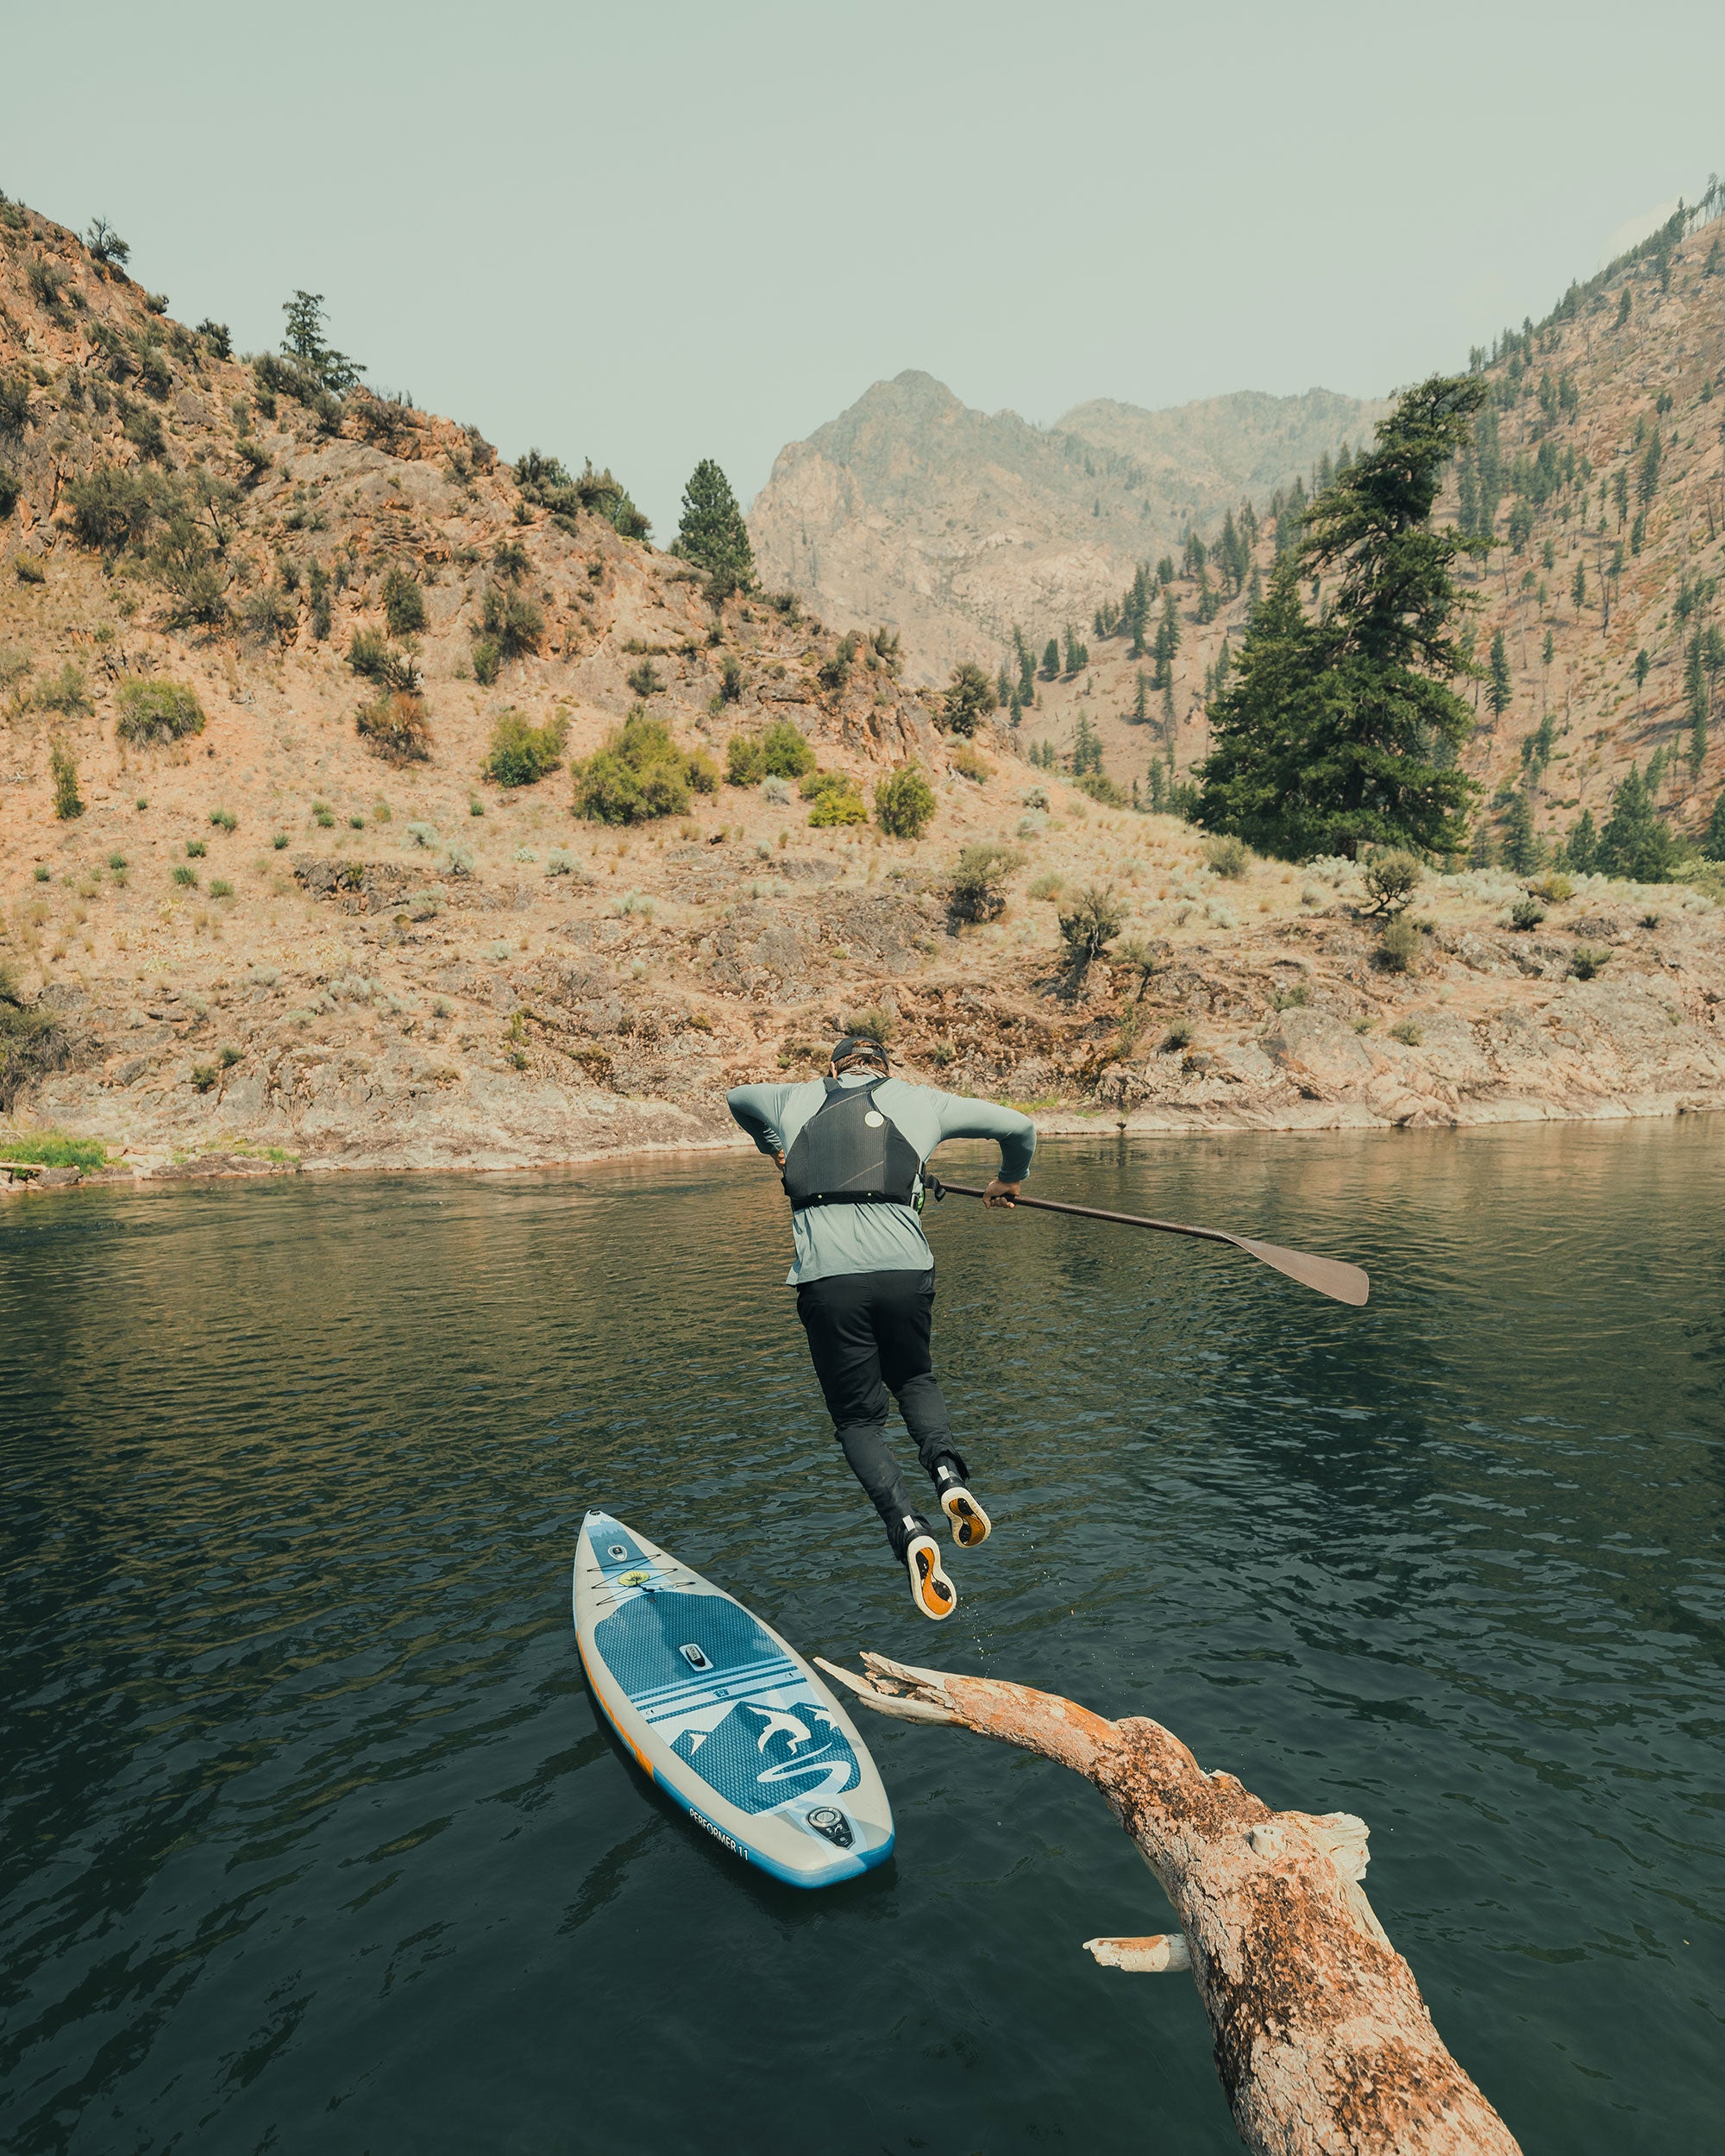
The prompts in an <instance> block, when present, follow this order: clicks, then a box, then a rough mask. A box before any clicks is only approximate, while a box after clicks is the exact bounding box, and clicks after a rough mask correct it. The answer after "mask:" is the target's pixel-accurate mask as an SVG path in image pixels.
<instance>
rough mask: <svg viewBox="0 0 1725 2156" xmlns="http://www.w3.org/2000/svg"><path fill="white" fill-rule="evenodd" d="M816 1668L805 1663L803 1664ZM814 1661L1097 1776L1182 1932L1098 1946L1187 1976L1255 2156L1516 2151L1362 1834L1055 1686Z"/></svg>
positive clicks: (882, 1663) (863, 1687) (1140, 1722)
mask: <svg viewBox="0 0 1725 2156" xmlns="http://www.w3.org/2000/svg"><path fill="white" fill-rule="evenodd" d="M817 1659H819V1658H817ZM862 1659H863V1662H864V1664H866V1665H867V1674H866V1675H864V1676H862V1677H857V1676H856V1675H854V1674H853V1673H852V1672H851V1671H850V1670H842V1669H839V1668H837V1666H835V1664H832V1663H831V1662H827V1661H825V1660H822V1661H821V1663H820V1666H821V1668H822V1669H824V1670H825V1671H826V1672H827V1674H828V1675H829V1676H830V1677H835V1678H837V1680H838V1681H839V1682H840V1683H843V1684H844V1685H846V1686H848V1687H849V1688H850V1690H851V1691H852V1692H854V1693H855V1694H856V1696H857V1698H859V1699H860V1700H861V1701H862V1702H863V1703H864V1704H865V1705H866V1706H869V1707H872V1708H875V1710H876V1711H877V1712H878V1713H880V1714H891V1715H894V1716H896V1717H897V1718H898V1719H899V1720H904V1721H918V1722H932V1723H945V1724H950V1725H952V1726H955V1727H959V1728H963V1729H973V1730H975V1732H976V1733H978V1734H979V1735H981V1736H984V1737H995V1738H998V1739H1000V1741H1001V1742H1002V1743H1005V1744H1012V1745H1020V1746H1022V1747H1023V1749H1024V1750H1026V1752H1042V1753H1043V1754H1044V1756H1045V1757H1047V1758H1051V1759H1057V1760H1058V1761H1059V1762H1060V1763H1061V1764H1062V1765H1063V1766H1068V1767H1070V1768H1072V1769H1073V1770H1074V1771H1075V1772H1076V1773H1079V1774H1082V1775H1083V1776H1085V1777H1087V1778H1088V1780H1089V1781H1091V1782H1094V1783H1095V1785H1096V1787H1097V1788H1098V1789H1100V1790H1101V1792H1102V1795H1103V1796H1105V1797H1106V1798H1107V1801H1108V1802H1109V1804H1110V1805H1111V1806H1112V1807H1113V1811H1114V1813H1115V1815H1116V1816H1117V1817H1118V1818H1119V1820H1120V1824H1121V1825H1122V1827H1124V1828H1125V1829H1126V1833H1129V1834H1130V1835H1131V1836H1132V1839H1133V1840H1134V1841H1135V1842H1136V1843H1137V1844H1138V1848H1139V1850H1140V1852H1142V1854H1143V1856H1144V1858H1145V1862H1146V1863H1147V1864H1148V1865H1149V1866H1150V1868H1151V1871H1153V1872H1154V1873H1155V1874H1156V1877H1157V1881H1158V1882H1159V1883H1160V1884H1161V1886H1162V1889H1163V1891H1164V1893H1165V1894H1166V1895H1167V1896H1168V1898H1169V1900H1170V1902H1172V1903H1173V1905H1174V1908H1175V1909H1176V1912H1177V1913H1178V1915H1179V1918H1180V1923H1181V1929H1180V1931H1179V1932H1178V1933H1170V1934H1155V1935H1152V1936H1151V1937H1149V1938H1144V1939H1093V1940H1087V1941H1086V1942H1085V1944H1086V1945H1087V1946H1088V1949H1089V1951H1090V1952H1091V1953H1092V1954H1093V1955H1094V1956H1095V1959H1097V1960H1098V1961H1100V1962H1102V1963H1104V1964H1106V1965H1108V1966H1111V1967H1113V1968H1118V1969H1125V1970H1176V1969H1186V1968H1189V1969H1190V1970H1191V1971H1192V1977H1193V1981H1194V1982H1195V1984H1196V1985H1197V1987H1198V1996H1199V1997H1200V1998H1201V2000H1202V2001H1203V2002H1204V2011H1205V2013H1206V2015H1208V2018H1209V2023H1210V2031H1211V2034H1212V2036H1213V2037H1214V2041H1215V2059H1216V2071H1217V2072H1218V2074H1219V2075H1220V2078H1221V2084H1222V2090H1223V2093H1224V2094H1225V2095H1226V2097H1227V2101H1228V2109H1229V2110H1230V2111H1231V2112H1232V2113H1233V2121H1234V2124H1235V2126H1236V2127H1237V2128H1239V2135H1240V2139H1241V2140H1243V2141H1244V2142H1245V2145H1246V2147H1248V2148H1249V2149H1252V2150H1254V2151H1256V2152H1258V2156H1520V2153H1519V2149H1518V2146H1517V2143H1516V2141H1515V2139H1514V2137H1513V2136H1512V2134H1510V2132H1509V2128H1507V2127H1506V2126H1505V2125H1504V2123H1503V2122H1502V2119H1500V2118H1499V2117H1498V2115H1497V2114H1496V2111H1495V2110H1493V2109H1492V2108H1491V2106H1490V2103H1487V2102H1486V2100H1485V2097H1484V2096H1483V2095H1482V2094H1481V2093H1480V2091H1479V2090H1478V2089H1477V2087H1476V2086H1475V2085H1474V2084H1473V2082H1472V2081H1471V2080H1470V2079H1469V2078H1468V2076H1467V2075H1466V2074H1465V2072H1464V2071H1462V2069H1461V2068H1460V2066H1458V2065H1457V2064H1456V2062H1455V2060H1454V2059H1452V2058H1451V2056H1450V2054H1449V2053H1448V2051H1447V2050H1446V2048H1445V2046H1444V2041H1443V2039H1442V2038H1441V2037H1440V2035H1439V2034H1438V2032H1437V2030H1436V2028H1434V2027H1433V2023H1432V2018H1431V2015H1430V2014H1429V2013H1428V2012H1427V2009H1426V2002H1425V2001H1424V2000H1423V1999H1422V1998H1421V1996H1420V1988H1419V1986H1418V1984H1415V1981H1414V1972H1413V1971H1412V1970H1411V1969H1409V1968H1408V1964H1407V1963H1406V1962H1405V1961H1404V1960H1403V1959H1402V1956H1401V1955H1400V1954H1398V1953H1397V1952H1396V1949H1395V1948H1394V1947H1393V1946H1391V1945H1390V1943H1389V1939H1388V1937H1387V1936H1386V1935H1385V1934H1384V1930H1383V1926H1382V1925H1381V1924H1380V1923H1379V1922H1378V1921H1377V1915H1376V1914H1375V1912H1374V1911H1373V1909H1372V1907H1371V1903H1370V1902H1368V1901H1367V1900H1366V1898H1365V1895H1364V1890H1362V1888H1361V1886H1360V1884H1359V1882H1360V1880H1361V1879H1362V1878H1363V1877H1364V1876H1365V1867H1366V1860H1367V1859H1366V1837H1367V1829H1366V1827H1365V1825H1364V1821H1360V1820H1358V1819H1355V1818H1353V1817H1352V1814H1348V1813H1346V1812H1332V1813H1329V1814H1327V1815H1325V1816H1324V1817H1322V1818H1314V1817H1313V1816H1312V1815H1311V1814H1309V1813H1306V1812H1275V1811H1272V1810H1271V1809H1270V1807H1269V1805H1267V1804H1265V1803H1264V1802H1263V1801H1262V1800H1261V1799H1260V1798H1258V1797H1256V1796H1253V1795H1252V1794H1251V1790H1250V1789H1246V1788H1245V1786H1244V1785H1243V1784H1242V1783H1239V1781H1237V1780H1236V1779H1235V1778H1234V1777H1233V1775H1231V1774H1222V1773H1215V1774H1207V1773H1205V1771H1203V1769H1202V1768H1201V1766H1200V1765H1199V1764H1198V1763H1197V1761H1196V1760H1195V1758H1193V1756H1192V1754H1191V1753H1190V1752H1189V1751H1188V1750H1187V1748H1186V1746H1185V1745H1183V1744H1182V1743H1181V1741H1180V1739H1178V1738H1177V1737H1176V1736H1175V1735H1173V1734H1172V1733H1171V1732H1170V1731H1169V1730H1166V1729H1164V1728H1163V1727H1162V1726H1161V1724H1160V1723H1159V1722H1154V1721H1151V1720H1148V1719H1147V1718H1146V1717H1143V1716H1138V1715H1134V1716H1132V1717H1130V1718H1129V1719H1127V1720H1122V1721H1118V1722H1111V1721H1105V1720H1103V1719H1102V1717H1101V1715H1100V1714H1092V1713H1090V1711H1089V1710H1088V1708H1083V1707H1080V1706H1078V1705H1076V1703H1075V1702H1073V1701H1071V1700H1068V1699H1061V1698H1059V1697H1057V1695H1054V1694H1053V1693H1051V1692H1036V1691H1032V1690H1031V1689H1030V1688H1029V1687H1028V1686H1026V1685H1023V1684H1005V1683H999V1682H997V1681H995V1680H994V1679H991V1678H987V1677H952V1676H946V1675H944V1674H943V1673H942V1672H941V1671H939V1670H919V1669H914V1668H913V1667H911V1666H910V1665H909V1664H905V1663H900V1662H889V1661H888V1659H887V1658H885V1656H883V1655H878V1654H865V1655H864V1656H863V1658H862Z"/></svg>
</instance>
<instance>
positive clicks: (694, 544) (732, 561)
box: [671, 457, 755, 599]
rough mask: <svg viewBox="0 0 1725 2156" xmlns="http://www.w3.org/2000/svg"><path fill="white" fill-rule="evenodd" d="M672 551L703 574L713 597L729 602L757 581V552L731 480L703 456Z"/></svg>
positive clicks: (687, 493)
mask: <svg viewBox="0 0 1725 2156" xmlns="http://www.w3.org/2000/svg"><path fill="white" fill-rule="evenodd" d="M671 551H672V553H673V554H680V555H681V556H682V557H683V559H684V561H693V563H694V565H695V567H697V568H698V569H705V570H706V573H707V578H708V586H707V590H708V596H709V597H710V598H712V599H728V598H729V597H730V595H731V592H746V591H748V590H749V588H750V586H751V585H752V584H753V583H754V581H755V550H754V548H752V547H751V546H750V543H749V527H748V525H747V524H745V523H743V511H741V510H740V509H739V508H738V507H737V497H736V495H735V494H733V493H732V492H731V481H730V480H729V479H726V477H725V476H724V473H723V472H721V471H720V470H719V468H718V465H717V464H715V463H714V461H712V458H711V457H703V458H702V459H701V461H700V462H699V464H698V465H696V467H695V468H694V470H693V472H692V473H690V474H689V483H688V486H687V490H686V491H685V492H684V495H683V515H682V521H681V523H679V525H678V526H677V536H676V539H675V541H674V543H673V545H672V548H671Z"/></svg>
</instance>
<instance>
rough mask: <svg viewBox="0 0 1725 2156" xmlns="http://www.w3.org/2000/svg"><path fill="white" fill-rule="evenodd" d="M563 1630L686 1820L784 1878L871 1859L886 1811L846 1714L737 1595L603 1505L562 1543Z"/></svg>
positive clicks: (839, 1871)
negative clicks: (571, 1553) (568, 1586)
mask: <svg viewBox="0 0 1725 2156" xmlns="http://www.w3.org/2000/svg"><path fill="white" fill-rule="evenodd" d="M574 1610H575V1643H576V1645H577V1646H578V1647H579V1648H580V1657H581V1663H582V1666H583V1667H584V1668H585V1670H586V1673H587V1682H588V1683H589V1684H591V1685H592V1687H593V1697H594V1698H595V1699H596V1700H597V1701H598V1702H599V1707H600V1709H601V1711H602V1712H603V1713H604V1714H605V1718H606V1719H607V1720H609V1722H610V1723H611V1725H612V1727H613V1728H614V1729H615V1730H616V1732H617V1733H618V1736H619V1737H621V1738H622V1739H623V1741H624V1744H626V1745H628V1746H629V1749H630V1751H631V1752H633V1753H634V1754H635V1757H636V1758H637V1760H638V1761H639V1762H640V1764H642V1766H643V1767H644V1768H645V1769H646V1771H647V1772H648V1773H649V1775H651V1776H652V1777H653V1779H654V1780H655V1782H656V1783H659V1785H660V1787H661V1788H662V1789H665V1790H667V1791H668V1793H669V1794H670V1795H671V1796H674V1798H675V1799H676V1800H677V1802H678V1803H679V1804H681V1806H682V1807H683V1808H684V1810H685V1811H686V1812H687V1813H688V1814H689V1816H690V1817H691V1818H692V1819H694V1820H696V1821H699V1824H700V1825H701V1826H703V1827H706V1830H707V1832H708V1833H710V1834H712V1835H713V1836H714V1837H715V1838H716V1839H718V1840H719V1841H722V1842H723V1843H724V1846H725V1847H726V1848H727V1849H733V1850H735V1851H736V1852H737V1855H738V1856H739V1857H743V1858H746V1859H747V1861H748V1862H749V1863H750V1864H753V1865H759V1866H760V1867H761V1869H762V1871H770V1872H771V1873H772V1875H773V1877H775V1879H784V1880H786V1881H787V1882H788V1883H790V1884H791V1885H792V1886H800V1887H820V1886H831V1885H833V1884H834V1883H836V1882H837V1880H840V1879H854V1878H855V1877H856V1875H857V1874H858V1873H859V1872H862V1871H869V1870H870V1869H871V1868H872V1867H873V1866H874V1865H877V1864H881V1863H882V1862H883V1861H884V1860H885V1858H887V1856H888V1854H889V1853H890V1852H891V1850H892V1846H893V1809H892V1806H891V1805H890V1804H889V1803H888V1802H887V1792H886V1790H885V1789H883V1788H882V1787H881V1777H880V1775H879V1774H878V1773H877V1772H876V1771H875V1762H874V1761H873V1760H872V1759H871V1758H869V1753H868V1751H867V1749H866V1748H865V1746H864V1745H863V1742H862V1739H861V1737H859V1736H858V1735H857V1733H856V1728H855V1727H854V1726H853V1724H852V1722H851V1720H850V1716H849V1715H848V1714H846V1713H845V1712H844V1708H842V1707H841V1706H840V1705H839V1704H838V1702H837V1700H836V1699H835V1698H834V1697H833V1695H832V1694H831V1692H829V1691H828V1690H827V1689H826V1687H825V1685H824V1684H823V1683H821V1681H820V1679H819V1677H817V1676H816V1675H815V1673H814V1671H813V1670H812V1669H810V1667H809V1666H808V1664H807V1663H806V1662H805V1661H804V1660H803V1658H802V1657H801V1656H800V1654H799V1653H798V1652H797V1651H796V1650H795V1649H794V1648H793V1647H792V1646H790V1645H787V1642H786V1641H784V1640H783V1639H781V1638H780V1637H779V1635H778V1633H776V1632H775V1631H774V1630H773V1629H772V1627H771V1626H769V1625H763V1624H762V1622H761V1620H760V1619H759V1618H758V1617H754V1616H751V1615H750V1613H749V1612H748V1611H747V1610H746V1609H744V1608H743V1605H742V1603H741V1602H739V1601H736V1600H734V1599H733V1597H732V1596H731V1595H727V1594H726V1593H725V1592H724V1589H722V1588H718V1587H715V1586H714V1585H713V1584H712V1581H711V1580H704V1579H703V1578H702V1577H701V1576H700V1575H699V1572H692V1571H690V1570H689V1569H688V1567H687V1565H686V1564H678V1563H677V1561H676V1559H675V1558H674V1557H668V1556H667V1554H666V1553H665V1551H662V1549H660V1548H659V1546H658V1545H657V1544H656V1543H652V1542H649V1540H648V1539H647V1538H646V1536H645V1535H643V1534H637V1533H636V1532H634V1530H633V1529H632V1528H630V1527H625V1526H624V1525H623V1523H622V1521H621V1520H613V1519H612V1516H611V1514H609V1513H603V1512H590V1513H589V1514H587V1516H586V1519H585V1520H583V1521H582V1522H581V1536H580V1544H579V1545H578V1546H577V1548H576V1551H575V1577H574Z"/></svg>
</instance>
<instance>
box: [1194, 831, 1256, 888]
mask: <svg viewBox="0 0 1725 2156" xmlns="http://www.w3.org/2000/svg"><path fill="white" fill-rule="evenodd" d="M1198 850H1199V852H1200V853H1201V855H1202V856H1203V859H1204V866H1205V867H1206V868H1209V869H1212V870H1214V873H1215V874H1217V875H1219V876H1226V877H1227V878H1228V879H1229V881H1231V882H1238V881H1239V879H1240V878H1241V877H1242V876H1243V875H1244V874H1245V872H1246V870H1247V868H1250V867H1251V848H1250V847H1249V846H1248V845H1247V844H1246V843H1245V840H1244V839H1243V838H1237V837H1235V836H1234V834H1233V832H1232V831H1226V832H1223V833H1220V834H1213V835H1212V836H1211V837H1208V838H1206V839H1204V840H1203V841H1202V842H1201V844H1200V846H1199V849H1198Z"/></svg>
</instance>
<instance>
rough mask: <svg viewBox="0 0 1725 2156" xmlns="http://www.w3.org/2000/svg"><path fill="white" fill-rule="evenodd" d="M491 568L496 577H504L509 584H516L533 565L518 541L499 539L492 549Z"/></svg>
mask: <svg viewBox="0 0 1725 2156" xmlns="http://www.w3.org/2000/svg"><path fill="white" fill-rule="evenodd" d="M491 566H492V568H493V569H494V570H495V571H496V572H497V573H498V575H499V576H501V577H506V578H507V579H508V580H509V581H510V582H511V584H518V583H520V581H521V580H522V578H523V577H524V576H525V575H526V573H527V572H528V570H529V569H530V567H532V566H533V565H532V563H531V561H530V560H529V558H528V553H527V549H526V548H525V547H524V546H523V545H521V543H520V542H519V541H517V540H514V539H499V541H498V542H497V544H496V546H494V547H493V548H492V553H491Z"/></svg>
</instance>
